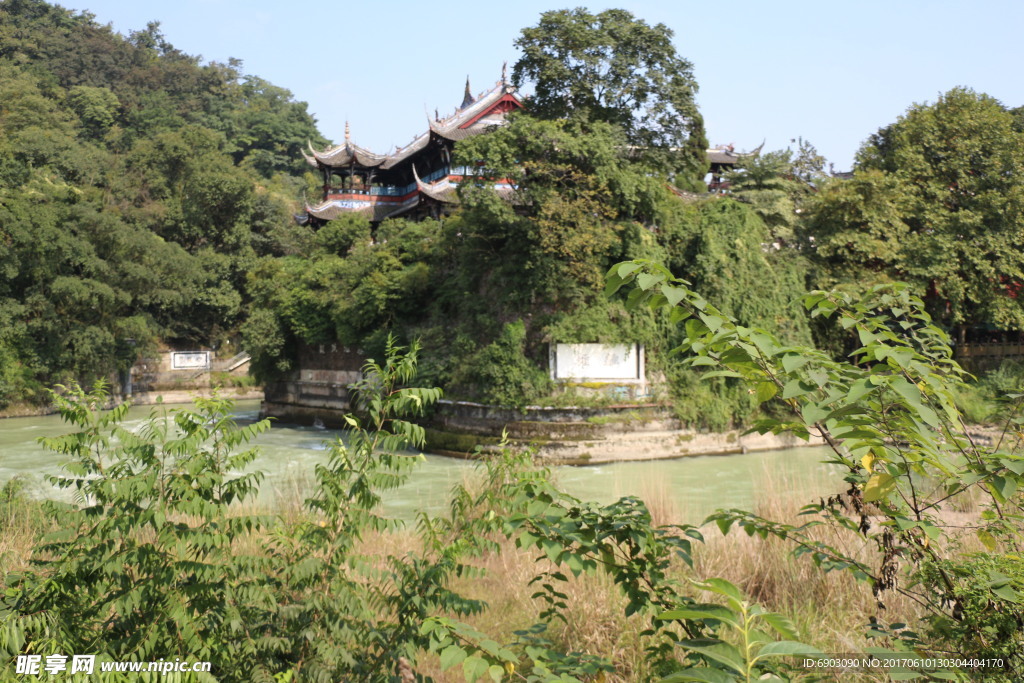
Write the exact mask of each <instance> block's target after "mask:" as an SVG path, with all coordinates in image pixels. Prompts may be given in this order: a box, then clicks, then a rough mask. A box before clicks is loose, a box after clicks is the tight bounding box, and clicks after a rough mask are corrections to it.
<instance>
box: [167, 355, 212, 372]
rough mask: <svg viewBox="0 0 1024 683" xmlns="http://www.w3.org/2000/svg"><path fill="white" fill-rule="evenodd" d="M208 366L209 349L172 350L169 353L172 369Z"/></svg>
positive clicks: (191, 368) (203, 367) (194, 368)
mask: <svg viewBox="0 0 1024 683" xmlns="http://www.w3.org/2000/svg"><path fill="white" fill-rule="evenodd" d="M209 367H210V352H209V351H174V352H173V353H171V369H172V370H207V369H209Z"/></svg>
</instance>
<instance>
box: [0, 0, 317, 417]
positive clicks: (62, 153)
mask: <svg viewBox="0 0 1024 683" xmlns="http://www.w3.org/2000/svg"><path fill="white" fill-rule="evenodd" d="M307 139H310V140H314V141H321V138H320V136H319V134H318V133H317V130H316V127H315V124H314V121H313V119H312V117H311V116H310V115H309V114H308V113H307V111H306V106H305V104H304V103H300V102H295V101H294V100H293V98H292V95H291V93H289V92H288V91H287V90H284V89H282V88H278V87H276V86H274V85H272V84H270V83H267V82H266V81H263V80H261V79H260V78H257V77H255V76H249V75H246V74H244V73H243V72H242V70H241V63H239V62H232V63H230V64H219V63H208V64H203V63H201V62H200V60H199V59H198V58H196V57H192V56H189V55H186V54H184V53H182V52H180V51H179V50H177V49H175V48H174V46H173V45H171V44H170V43H169V42H168V41H167V40H166V39H165V38H164V36H163V35H162V34H161V33H160V30H159V26H158V25H157V24H155V23H154V24H150V25H149V26H148V27H147V28H146V29H145V30H143V31H138V32H135V33H132V34H131V35H130V36H128V37H124V36H121V35H119V34H117V33H114V32H113V31H112V30H111V29H110V28H109V27H107V26H101V25H99V24H98V23H96V21H95V20H94V19H93V17H92V16H91V15H89V14H88V13H83V14H77V13H74V12H72V11H69V10H65V9H62V8H59V7H55V6H52V5H49V4H47V3H45V2H42V1H40V0H10V1H5V2H0V405H3V404H5V403H7V402H9V401H12V400H30V401H31V400H37V399H40V398H42V397H43V390H44V389H45V388H46V387H49V386H51V385H52V384H54V383H57V382H61V381H67V380H70V379H78V380H79V381H90V380H91V379H93V378H96V377H101V376H105V375H107V374H109V373H110V372H111V371H114V370H115V369H118V368H119V367H121V368H123V367H125V366H126V365H127V364H130V363H131V362H132V360H134V358H135V357H136V354H137V353H139V352H141V351H144V350H146V349H147V348H148V347H152V346H153V345H154V344H156V343H157V341H158V340H165V341H172V342H174V341H179V342H187V343H189V344H196V345H200V344H202V345H211V346H216V345H220V344H224V343H227V342H228V341H229V340H230V339H231V338H232V337H233V336H234V335H235V333H236V331H237V327H238V325H239V323H240V322H241V321H242V320H243V318H244V316H245V314H246V310H247V299H246V295H245V278H246V273H248V272H249V271H250V270H251V269H252V268H253V267H254V264H255V263H256V260H257V259H258V258H259V257H261V256H265V255H269V254H274V253H277V252H278V246H277V245H278V244H279V242H280V241H281V239H283V237H282V234H281V231H283V230H284V231H287V230H288V226H289V223H290V220H289V214H290V213H291V212H292V211H293V209H294V201H295V199H296V198H297V197H298V196H300V190H299V189H298V187H297V185H298V184H300V183H301V181H300V180H297V177H298V174H297V173H296V171H297V169H298V164H299V163H300V162H301V161H302V157H301V155H300V154H299V151H298V150H299V146H300V145H303V144H305V142H306V140H307Z"/></svg>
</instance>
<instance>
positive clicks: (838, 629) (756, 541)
mask: <svg viewBox="0 0 1024 683" xmlns="http://www.w3.org/2000/svg"><path fill="white" fill-rule="evenodd" d="M475 483H476V482H473V481H469V482H467V484H468V485H469V486H470V487H472V486H473V485H474V484H475ZM792 484H793V482H769V485H768V486H766V488H765V494H764V495H762V496H761V497H760V500H759V502H758V503H757V505H756V510H755V511H756V512H757V513H758V514H760V515H761V516H763V517H766V518H768V519H772V520H775V521H780V522H789V523H799V522H801V521H805V520H806V519H807V518H806V517H803V518H801V517H799V516H798V512H799V506H800V505H801V504H803V503H804V502H807V501H804V500H799V499H792V498H787V497H785V496H781V495H776V494H773V493H772V491H786V490H794V489H795V488H797V487H795V486H793V485H792ZM308 490H309V488H308V485H307V484H306V483H305V482H292V483H289V484H287V485H282V486H279V487H278V489H277V490H276V491H275V492H274V495H272V496H270V497H264V498H263V499H261V501H258V502H254V503H248V504H246V505H244V506H238V507H237V510H238V513H239V514H258V515H263V514H273V515H274V516H276V517H277V518H278V519H280V520H282V521H283V522H284V523H285V524H286V525H291V524H296V523H299V522H301V521H303V520H305V519H308V515H309V513H308V511H306V510H305V509H304V508H303V507H302V501H303V500H304V499H305V497H306V495H307V492H308ZM641 498H643V499H644V500H645V502H646V503H647V504H648V506H649V509H650V511H651V515H652V518H653V521H654V523H655V524H658V525H663V524H673V523H694V522H696V521H699V520H697V519H694V517H693V516H692V515H691V514H690V513H688V512H687V511H686V509H685V505H680V504H679V503H678V502H677V500H678V498H677V497H676V496H674V495H672V492H670V491H669V490H668V489H667V487H658V486H656V485H648V488H647V490H644V491H643V492H642V494H641ZM968 505H970V503H968ZM33 510H35V511H36V512H33ZM0 521H2V522H3V523H4V526H3V531H2V532H0V564H2V566H3V567H4V568H5V569H7V570H9V571H18V570H20V569H24V568H25V567H26V566H27V564H28V559H29V557H30V555H31V552H32V548H33V547H34V545H35V544H36V542H37V539H38V538H39V536H40V535H41V534H42V533H43V532H44V531H45V529H46V528H47V526H48V522H47V521H46V520H45V519H42V518H41V516H40V515H39V513H38V506H37V505H24V504H19V503H18V502H8V503H6V505H5V504H4V502H3V501H2V500H0ZM820 529H821V531H820V533H821V534H823V535H822V536H820V538H821V540H825V541H827V542H829V543H830V544H832V545H835V546H837V547H839V548H841V549H843V550H844V551H845V552H847V553H849V554H851V555H852V556H854V557H857V558H859V559H863V560H866V561H868V562H869V563H873V562H875V560H874V559H872V558H873V555H872V552H871V548H868V547H866V546H865V543H864V540H863V538H862V537H860V536H859V535H857V534H852V533H848V532H841V531H837V530H834V529H831V528H828V527H821V528H820ZM702 531H703V533H704V534H705V537H706V543H704V544H695V545H694V550H693V558H694V567H693V568H692V569H690V568H689V567H686V566H684V565H682V564H681V563H680V564H679V566H678V567H677V568H676V572H677V575H676V578H678V579H679V580H680V581H681V582H682V583H683V584H684V585H685V584H686V583H687V581H688V580H689V579H697V580H699V579H704V578H708V577H715V576H717V577H722V578H725V579H728V580H729V581H732V582H733V583H735V584H737V585H738V586H740V587H741V588H742V589H743V590H744V591H745V592H746V593H747V594H748V595H749V596H750V597H751V599H752V600H754V601H756V602H758V603H760V604H761V605H763V606H764V607H766V608H768V609H770V610H772V611H777V612H781V613H783V614H786V615H789V616H790V617H792V618H793V619H794V621H795V622H796V624H797V626H798V628H799V630H800V632H801V637H802V639H803V640H804V641H805V642H808V643H810V644H813V645H815V646H817V647H818V648H820V649H821V650H822V651H824V652H836V653H839V652H854V651H859V650H861V649H862V648H863V647H864V645H865V644H866V643H865V641H864V638H863V636H862V634H863V632H864V631H865V628H864V626H865V625H866V624H867V623H868V621H869V619H870V618H871V617H875V618H877V619H878V620H879V621H882V622H885V623H890V622H895V621H903V622H906V623H913V621H914V619H915V617H916V616H917V614H918V612H917V610H916V608H915V605H914V604H913V603H912V602H911V601H910V600H909V599H906V598H903V597H901V596H899V595H898V594H895V593H890V594H887V595H886V596H884V597H885V607H884V608H882V607H881V606H880V605H879V603H878V602H877V601H876V599H875V598H874V597H873V596H872V595H871V591H870V588H869V586H868V585H867V584H864V583H858V582H856V581H855V580H854V579H853V578H852V576H851V575H850V574H849V573H848V572H831V573H824V572H822V571H821V570H819V569H818V568H817V567H815V566H814V565H813V563H812V562H811V560H810V559H809V558H797V559H794V558H793V557H792V555H791V551H792V545H791V544H789V543H787V542H785V541H780V540H777V539H771V538H769V539H767V540H764V539H761V538H758V537H756V536H755V537H748V536H747V535H746V534H744V533H743V532H742V531H741V530H736V529H734V530H733V531H732V533H730V534H728V535H726V536H723V535H722V534H721V533H720V532H719V531H718V529H717V527H715V526H714V525H711V526H709V527H706V528H704V529H703V530H702ZM268 540H269V538H268V537H267V536H266V534H257V535H253V536H251V537H248V538H245V539H242V540H240V541H239V548H238V551H239V552H244V553H259V552H261V550H262V548H264V543H266V542H267V541H268ZM420 548H421V545H420V541H419V539H418V537H417V535H416V534H415V532H413V531H412V530H409V529H406V530H403V531H396V532H391V533H385V534H373V535H369V536H368V537H367V538H365V539H364V541H363V543H362V544H361V550H362V551H363V552H365V553H367V554H369V555H376V556H379V557H380V558H381V560H382V563H383V560H384V558H386V557H388V556H402V555H404V554H406V553H407V552H409V551H418V550H420ZM475 565H476V566H477V567H478V568H479V569H480V570H481V571H480V572H479V573H478V574H477V575H474V576H471V577H465V578H461V579H458V580H457V581H456V585H455V586H453V588H454V589H455V590H457V591H459V592H461V593H462V594H464V595H466V596H467V597H472V598H478V599H481V600H484V601H486V602H487V604H488V609H487V610H485V611H484V612H483V613H481V614H479V615H475V616H472V617H469V618H465V619H464V620H465V621H467V622H468V623H470V624H472V625H473V626H475V627H476V628H478V629H479V630H481V631H483V632H485V633H488V634H490V635H491V636H492V637H493V638H494V639H496V640H498V641H500V642H506V643H507V642H511V641H513V640H515V638H516V636H515V634H514V632H515V631H517V630H522V629H527V628H529V627H530V626H531V625H533V624H534V623H535V622H536V621H538V619H537V614H538V613H539V612H540V611H541V610H542V609H544V607H545V605H544V604H543V603H542V602H541V601H539V600H535V599H534V598H533V597H532V595H533V594H534V593H535V592H536V589H535V587H534V586H531V585H530V584H529V581H530V579H531V578H533V577H534V576H536V575H537V573H539V572H541V571H544V570H546V569H551V568H552V565H551V564H550V562H549V561H548V560H547V559H546V558H544V559H540V560H538V559H537V556H536V553H530V552H524V551H522V550H519V549H517V548H515V547H514V546H513V545H512V544H511V543H509V542H502V543H500V552H496V553H493V554H489V555H487V556H485V557H483V558H481V559H479V560H478V561H476V562H475ZM570 578H571V577H570ZM564 592H565V593H566V594H567V595H568V600H567V602H568V604H569V608H568V610H567V611H566V612H565V616H566V622H565V623H564V624H562V623H560V622H555V623H554V624H553V625H551V626H550V628H549V632H548V633H547V634H546V635H547V637H548V638H550V639H551V640H553V641H554V642H555V643H557V644H558V645H559V646H560V647H562V648H565V649H566V650H570V651H581V652H586V653H589V654H591V655H596V656H601V657H606V658H608V659H610V660H611V661H612V662H614V664H615V666H616V673H615V674H613V675H609V676H608V677H607V678H606V680H607V681H609V682H610V683H625V682H626V681H637V680H648V679H649V678H650V677H651V674H650V672H649V671H647V669H646V668H645V662H644V651H643V650H644V645H645V643H644V642H643V638H642V637H641V635H640V631H641V630H642V629H643V628H644V624H643V620H642V619H641V618H638V617H634V618H627V617H625V616H624V615H623V608H624V606H625V599H624V598H623V596H622V595H621V593H620V591H619V589H618V587H617V586H615V585H614V584H613V582H612V581H611V579H610V578H609V577H607V576H605V575H584V576H582V577H580V578H578V579H571V580H570V582H569V583H568V585H567V586H566V587H565V589H564ZM695 597H702V598H703V599H707V598H709V597H710V596H697V595H695ZM417 671H418V672H419V673H421V674H427V675H431V676H434V678H435V680H439V681H444V680H461V671H460V670H455V674H452V673H451V672H447V673H446V672H442V671H440V667H439V662H438V660H437V659H436V658H433V657H425V658H423V659H422V660H421V661H420V662H419V664H418V666H417Z"/></svg>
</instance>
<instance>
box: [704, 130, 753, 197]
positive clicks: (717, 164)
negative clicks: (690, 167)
mask: <svg viewBox="0 0 1024 683" xmlns="http://www.w3.org/2000/svg"><path fill="white" fill-rule="evenodd" d="M762 147H764V143H763V142H762V143H761V144H760V145H759V146H758V147H757V148H756V149H754V150H751V151H750V152H737V151H736V148H735V147H733V145H731V144H729V145H719V146H718V147H712V148H711V149H709V150H708V164H709V165H710V169H709V170H710V173H711V182H709V183H708V192H711V193H712V194H722V193H724V192H728V191H729V181H728V180H725V178H724V177H723V176H724V175H725V174H726V173H728V172H729V171H731V170H733V169H734V168H736V165H737V164H739V163H741V162H742V161H744V160H745V159H751V158H753V157H756V156H757V155H758V154H760V153H761V148H762Z"/></svg>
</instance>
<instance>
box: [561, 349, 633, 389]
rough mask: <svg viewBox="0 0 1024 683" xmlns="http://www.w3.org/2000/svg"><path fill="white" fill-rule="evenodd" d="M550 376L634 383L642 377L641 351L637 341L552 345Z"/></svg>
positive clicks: (565, 378)
mask: <svg viewBox="0 0 1024 683" xmlns="http://www.w3.org/2000/svg"><path fill="white" fill-rule="evenodd" d="M551 377H552V378H553V379H556V380H557V379H561V380H576V381H619V382H623V381H625V382H630V381H632V382H638V381H641V380H643V377H644V350H643V347H642V346H639V345H637V344H554V345H553V348H552V350H551Z"/></svg>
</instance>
